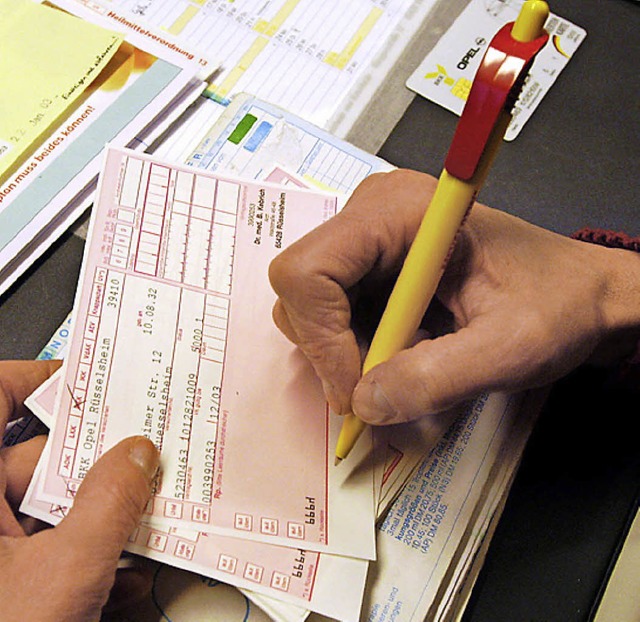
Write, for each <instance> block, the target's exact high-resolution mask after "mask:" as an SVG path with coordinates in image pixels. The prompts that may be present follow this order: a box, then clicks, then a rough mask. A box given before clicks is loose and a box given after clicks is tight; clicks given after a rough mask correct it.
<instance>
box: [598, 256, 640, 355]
mask: <svg viewBox="0 0 640 622" xmlns="http://www.w3.org/2000/svg"><path fill="white" fill-rule="evenodd" d="M594 251H596V249H594ZM597 254H598V255H599V261H600V265H601V266H602V269H603V271H604V274H605V278H606V287H605V290H604V295H603V299H602V301H601V308H602V318H603V324H604V327H603V328H604V336H603V344H602V346H603V348H601V349H604V350H605V351H606V352H608V353H609V355H610V356H613V357H614V358H618V359H620V358H625V357H629V356H630V355H631V356H633V355H634V354H636V353H637V350H638V343H639V340H640V253H637V252H634V251H632V250H625V249H620V248H603V247H599V248H598V249H597Z"/></svg>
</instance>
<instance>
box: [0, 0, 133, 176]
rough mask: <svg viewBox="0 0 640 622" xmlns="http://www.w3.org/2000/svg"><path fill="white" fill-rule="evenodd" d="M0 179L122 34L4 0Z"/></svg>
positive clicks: (21, 0)
mask: <svg viewBox="0 0 640 622" xmlns="http://www.w3.org/2000/svg"><path fill="white" fill-rule="evenodd" d="M0 15H2V20H0V92H2V98H1V99H0V182H2V179H3V178H4V177H6V175H7V174H8V173H9V172H10V171H11V170H12V168H13V167H14V165H16V164H17V163H18V162H19V161H20V160H21V158H22V156H24V155H25V154H26V153H27V152H28V151H29V149H30V148H31V147H32V146H34V145H35V144H37V142H38V141H39V139H41V137H42V136H44V135H45V134H46V132H47V130H49V129H50V128H51V126H52V125H53V124H54V122H55V121H56V119H57V118H58V117H59V116H60V115H61V114H62V113H64V112H65V111H66V110H68V109H69V108H70V107H71V106H72V105H73V104H74V102H76V101H77V99H78V98H79V97H80V96H81V95H82V94H83V93H84V92H85V91H86V89H87V87H88V86H89V85H90V84H91V83H92V82H93V80H94V79H95V78H97V77H98V75H99V74H100V72H101V71H102V70H103V69H104V67H105V66H106V65H107V63H108V62H109V60H110V59H111V58H112V57H113V55H114V54H115V53H116V51H117V50H118V48H119V47H120V44H121V42H122V36H121V35H119V34H118V33H116V32H113V31H110V30H105V29H104V28H100V27H98V26H95V25H93V24H90V23H88V22H85V21H83V20H81V19H79V18H77V17H75V16H72V15H69V14H67V13H64V12H62V11H60V10H58V9H54V8H51V7H47V6H44V5H42V4H38V3H36V2H33V1H32V0H0Z"/></svg>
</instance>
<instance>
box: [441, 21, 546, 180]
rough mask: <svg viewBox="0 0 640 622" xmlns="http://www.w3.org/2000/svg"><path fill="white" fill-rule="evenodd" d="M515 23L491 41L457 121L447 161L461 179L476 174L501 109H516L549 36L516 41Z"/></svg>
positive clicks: (452, 172)
mask: <svg viewBox="0 0 640 622" xmlns="http://www.w3.org/2000/svg"><path fill="white" fill-rule="evenodd" d="M514 23H515V22H510V23H508V24H505V25H504V26H503V27H502V28H501V29H500V30H499V31H498V32H497V34H496V35H495V37H494V38H493V39H492V40H491V43H490V44H489V47H488V48H487V51H486V53H485V55H484V57H483V59H482V62H481V63H480V68H479V69H478V72H477V73H476V76H475V78H474V80H473V84H472V85H471V90H470V92H469V97H468V98H467V103H466V104H465V107H464V110H463V111H462V116H461V117H460V121H458V126H457V127H456V131H455V134H454V136H453V140H452V142H451V147H450V148H449V153H448V154H447V158H446V160H445V164H444V166H445V168H446V169H447V171H448V172H449V174H450V175H453V176H454V177H457V178H458V179H462V180H464V181H468V180H470V179H471V177H473V175H474V173H475V172H476V169H477V168H478V163H479V162H480V157H481V156H482V153H483V152H484V149H485V147H486V145H487V141H488V140H489V136H490V135H491V132H492V130H493V128H494V126H495V125H496V122H497V121H498V118H499V115H500V113H501V111H502V110H508V111H510V110H511V108H513V105H514V104H515V102H516V100H517V98H518V96H519V95H520V90H521V89H522V85H523V83H524V80H525V78H526V76H527V73H528V71H529V68H530V67H531V64H532V63H533V59H534V58H535V56H536V54H537V53H538V52H539V51H540V50H541V49H542V48H543V47H544V45H545V43H546V42H547V40H548V38H549V35H548V33H547V32H546V31H544V30H543V31H542V34H541V35H540V36H538V37H537V38H535V39H534V40H533V41H527V42H523V41H517V40H516V39H514V38H513V37H512V36H511V29H512V28H513V25H514Z"/></svg>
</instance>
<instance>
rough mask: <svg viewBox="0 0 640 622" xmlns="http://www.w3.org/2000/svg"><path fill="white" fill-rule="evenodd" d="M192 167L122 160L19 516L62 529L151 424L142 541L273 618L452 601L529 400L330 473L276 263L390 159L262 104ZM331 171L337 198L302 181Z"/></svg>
mask: <svg viewBox="0 0 640 622" xmlns="http://www.w3.org/2000/svg"><path fill="white" fill-rule="evenodd" d="M190 161H191V164H192V166H191V167H185V166H179V165H172V164H168V163H166V162H164V161H158V160H157V159H151V158H149V157H148V156H142V155H137V154H135V153H133V152H131V151H127V152H123V151H117V150H112V151H110V153H109V159H108V160H107V162H106V165H105V170H104V173H103V175H102V176H101V182H100V188H101V191H100V194H99V199H98V203H97V205H96V208H95V210H94V217H93V222H92V233H91V236H90V239H89V241H88V250H87V254H86V257H85V262H84V266H83V271H82V278H81V284H80V289H79V293H78V298H77V300H76V307H75V309H74V315H75V317H76V320H75V322H76V323H75V328H74V331H73V338H72V340H71V344H70V348H69V350H68V352H67V353H66V355H65V358H66V361H67V362H66V364H65V367H64V377H63V379H62V380H61V382H62V386H65V387H66V390H63V391H61V392H58V396H57V406H55V405H54V404H55V402H54V396H55V394H56V393H55V387H53V386H45V387H43V388H42V391H41V392H39V394H38V395H36V396H34V400H33V402H32V405H33V408H34V409H38V408H40V409H42V410H44V411H45V412H52V411H54V410H55V412H56V416H55V422H53V423H51V422H50V424H51V425H53V433H52V435H51V439H52V440H51V443H50V449H49V450H48V453H47V454H46V456H47V457H46V460H45V462H43V463H42V465H41V467H40V476H39V480H38V482H36V481H35V480H34V482H33V483H32V487H31V489H30V492H29V495H28V498H27V499H26V501H25V505H24V507H23V510H24V511H26V512H27V513H30V514H33V515H36V516H39V517H41V518H43V519H45V520H49V521H56V520H59V519H60V518H61V517H62V516H63V514H64V511H65V510H64V508H65V506H66V505H68V504H69V503H70V502H71V501H72V498H73V491H74V490H76V488H77V486H78V485H79V483H80V481H81V480H82V477H83V476H84V474H85V473H86V470H87V469H88V468H89V466H90V465H91V464H92V463H93V461H95V459H97V458H98V457H99V456H100V455H101V454H102V453H103V452H104V451H105V450H106V449H107V448H108V447H110V446H111V445H112V444H114V443H115V442H116V441H117V440H118V439H119V438H122V437H123V436H127V435H129V434H133V433H143V434H146V435H147V436H149V437H150V438H152V439H153V440H154V442H156V444H157V445H158V446H161V447H162V453H163V474H162V477H161V479H160V481H159V483H158V489H157V491H156V495H155V497H154V500H153V503H152V504H150V507H149V512H148V514H147V516H146V517H145V520H144V523H143V524H142V525H141V526H140V528H139V529H138V530H137V531H136V533H135V534H133V536H132V539H131V542H130V546H129V549H130V550H131V551H134V552H137V553H140V554H143V555H146V556H148V557H151V558H154V559H157V560H159V561H162V562H164V563H167V564H170V565H172V566H174V567H180V568H184V569H188V570H192V571H194V572H197V573H199V574H201V575H204V576H208V577H212V578H214V579H217V580H220V581H224V582H226V583H230V584H232V585H236V586H238V587H240V588H241V589H242V590H243V591H244V592H245V594H247V595H248V596H249V597H250V598H251V599H252V600H253V601H254V602H256V603H258V605H259V606H260V607H261V608H263V609H264V610H265V611H268V612H269V614H270V616H271V617H272V618H273V619H279V620H300V619H303V618H304V617H306V615H307V613H308V611H316V612H320V613H322V614H323V615H326V616H330V617H332V618H336V619H341V620H357V619H360V616H363V617H364V618H365V619H372V620H378V619H379V620H383V619H387V618H386V617H385V616H388V615H389V612H390V611H391V612H393V611H395V614H394V616H395V618H396V619H397V620H405V619H406V620H418V619H423V618H424V617H425V615H427V613H429V615H430V617H432V618H433V619H440V618H441V619H446V617H447V615H452V612H459V611H460V610H461V609H462V606H463V604H464V597H465V596H466V595H467V594H468V590H469V586H470V585H472V578H473V576H474V574H475V572H477V568H478V566H477V564H474V561H475V560H476V559H477V554H478V552H481V551H482V546H481V545H482V541H483V537H484V535H485V534H487V533H490V530H491V526H492V521H493V519H494V517H495V516H496V515H499V510H500V507H501V503H502V500H503V497H504V494H505V490H507V489H508V484H509V482H510V478H511V476H512V474H513V472H514V469H515V466H516V464H517V461H518V459H519V455H520V449H521V444H519V442H516V441H517V440H518V439H525V438H526V436H527V434H528V431H529V429H530V424H531V418H526V417H523V416H520V417H519V418H518V419H517V424H516V423H515V422H516V419H515V415H516V414H517V413H518V412H519V411H520V410H521V408H520V401H519V400H517V399H508V398H506V397H505V396H500V395H494V396H483V397H482V398H480V399H479V400H478V401H476V402H474V403H472V404H469V405H467V406H465V407H464V408H462V409H460V410H459V411H455V412H450V413H444V414H442V415H439V416H437V417H430V418H426V419H424V420H423V421H422V422H420V423H416V424H411V425H406V426H398V427H394V428H391V429H390V430H379V431H378V432H377V434H376V436H375V438H374V439H373V441H374V442H373V444H372V442H371V441H372V439H363V442H362V443H360V445H359V448H358V449H359V454H357V455H354V456H351V457H350V458H349V461H345V463H343V464H341V465H340V468H337V469H336V468H334V467H333V466H332V462H333V456H332V453H333V447H334V444H335V437H336V432H337V427H339V425H340V421H339V419H337V418H335V417H332V416H331V415H330V413H329V412H328V410H327V406H326V403H325V402H324V399H323V397H322V392H321V390H320V387H319V385H318V382H317V380H316V379H315V377H314V376H313V374H312V372H311V370H310V368H309V366H308V364H307V363H306V361H304V359H303V357H302V356H301V355H300V353H299V352H297V351H296V350H295V349H294V348H292V346H290V344H288V342H287V341H286V340H285V339H284V337H282V336H281V335H279V334H278V333H277V331H276V329H275V327H274V326H273V325H272V323H271V320H270V307H271V304H272V302H273V298H274V294H273V293H272V292H271V291H270V289H269V286H268V282H267V276H266V269H267V266H268V263H269V261H270V258H271V257H273V256H274V255H275V254H276V253H277V252H278V251H279V249H280V248H281V247H283V246H284V245H286V244H288V243H290V242H291V241H292V240H293V239H295V238H297V237H299V236H300V235H302V234H303V233H304V232H305V231H307V230H308V229H310V228H312V227H313V226H315V225H316V224H318V223H320V222H322V221H323V220H324V219H326V218H328V217H330V216H331V214H333V213H334V212H335V210H336V209H337V208H338V206H339V204H340V203H341V201H342V193H343V192H344V193H348V192H350V191H351V190H352V189H353V188H354V187H355V186H356V185H357V184H358V183H359V181H360V180H361V179H362V178H363V177H364V176H366V175H368V174H370V173H371V172H374V171H377V170H386V169H388V168H389V166H388V165H387V164H385V163H384V162H382V161H381V160H379V159H378V158H375V157H373V156H370V155H368V154H365V153H364V152H362V151H360V150H358V149H355V148H353V147H351V146H350V145H348V144H347V143H344V142H342V141H338V140H337V139H335V138H334V137H332V136H331V135H330V134H328V133H327V132H324V131H322V130H320V129H318V128H316V127H314V126H312V125H310V124H308V123H306V122H304V121H301V120H300V119H298V118H297V117H295V116H294V115H290V114H289V113H286V112H284V111H282V110H280V109H278V108H276V107H274V106H272V105H270V104H266V103H264V102H262V101H260V100H257V99H255V98H252V97H239V98H238V99H237V101H235V102H234V105H233V106H231V107H230V108H229V109H228V110H227V111H226V113H225V114H224V115H223V117H222V118H221V119H220V120H219V121H218V122H217V123H216V124H215V125H214V126H213V127H212V128H211V129H210V131H209V132H207V136H206V137H205V139H204V140H203V141H202V143H201V144H200V145H199V147H198V148H197V149H195V151H194V153H193V155H192V158H191V160H190ZM278 161H279V162H284V164H283V165H278V164H276V162H278ZM194 164H197V165H199V166H207V167H209V168H212V169H219V170H217V171H216V172H215V173H212V172H200V171H198V170H197V169H196V168H195V166H194ZM222 169H224V171H225V172H224V173H223V172H222ZM229 170H231V171H233V172H234V173H235V174H236V175H240V174H241V175H242V177H229V173H228V172H226V171H229ZM289 170H291V171H293V173H290V172H288V171H289ZM258 178H266V181H258V180H257V179H258ZM318 184H321V185H323V186H324V187H325V188H327V187H330V186H331V187H334V188H338V189H339V191H340V192H339V193H338V194H336V193H335V191H334V192H333V194H328V193H324V192H321V193H319V192H317V191H310V190H305V189H304V186H312V185H315V186H317V185H318ZM132 350H133V351H135V352H136V366H135V369H132V368H131V366H130V365H129V364H128V363H127V361H128V360H129V359H130V352H131V351H132ZM107 379H108V383H107ZM123 396H126V403H125V402H124V401H123V400H124V398H123ZM132 412H133V413H137V417H132ZM452 422H455V425H454V426H453V427H451V428H450V425H451V424H452ZM514 426H516V427H514ZM448 428H450V429H449V432H448V434H447V435H446V436H445V437H444V439H443V440H442V441H441V442H440V438H441V437H442V435H443V434H444V433H445V431H446V430H447V429H448ZM508 436H509V437H510V439H511V440H510V442H511V444H510V445H507V444H506V442H505V441H506V439H507V437H508ZM407 480H408V482H409V483H408V484H406V482H407ZM405 484H406V485H405ZM398 495H399V496H398ZM394 500H395V501H394ZM376 521H377V522H378V528H377V530H376V531H374V524H375V523H376ZM376 540H377V561H375V562H373V561H372V560H373V559H374V557H376V550H375V549H376V547H375V545H374V542H375V541H376ZM399 570H401V572H398V571H399ZM416 581H417V582H418V584H419V585H418V584H416V583H415V582H416ZM418 588H419V589H418ZM438 609H442V611H441V612H437V611H436V610H438ZM435 613H438V615H437V616H436V615H435ZM401 614H402V615H401Z"/></svg>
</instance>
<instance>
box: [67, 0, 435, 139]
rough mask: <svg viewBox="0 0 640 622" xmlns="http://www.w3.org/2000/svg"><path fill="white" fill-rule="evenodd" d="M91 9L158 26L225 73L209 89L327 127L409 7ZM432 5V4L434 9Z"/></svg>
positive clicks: (147, 2)
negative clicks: (241, 95)
mask: <svg viewBox="0 0 640 622" xmlns="http://www.w3.org/2000/svg"><path fill="white" fill-rule="evenodd" d="M75 1H76V2H79V3H81V4H86V5H88V6H89V5H90V6H91V7H92V8H93V9H94V10H96V11H98V12H100V13H103V14H105V15H106V16H107V17H109V18H110V19H111V20H114V21H117V22H119V23H120V24H123V25H125V26H127V25H131V26H133V27H135V26H137V25H151V26H154V27H155V28H158V29H162V30H164V31H165V32H168V33H170V34H171V35H173V36H174V37H175V38H176V40H177V41H179V42H188V44H189V45H190V46H193V47H195V48H198V49H200V50H202V51H203V52H204V53H206V54H208V55H209V57H210V58H212V59H214V60H215V61H216V62H220V63H221V65H222V71H221V72H220V73H219V74H218V75H217V76H216V77H215V79H214V81H213V84H212V85H211V86H210V88H209V92H210V94H211V96H212V97H214V98H216V99H218V100H219V101H227V100H228V99H230V98H231V97H233V96H234V95H236V94H237V93H241V92H244V91H246V92H250V93H252V94H254V95H256V96H258V97H261V98H263V99H265V100H268V101H270V102H273V103H275V104H277V105H279V106H282V107H283V108H287V109H288V110H290V111H291V112H292V113H294V114H299V115H301V116H303V117H304V118H305V119H307V120H309V121H311V122H313V123H316V124H317V125H320V126H323V127H326V126H327V124H328V122H329V121H330V119H331V118H332V117H333V116H334V115H335V114H336V113H337V112H338V111H340V110H341V108H342V107H343V106H344V103H345V101H346V100H347V96H348V94H349V92H350V91H351V89H352V88H353V86H354V84H355V82H356V80H357V79H358V78H360V77H361V76H362V75H363V74H365V73H366V71H367V70H368V69H370V67H371V65H372V60H373V59H376V57H377V56H378V55H382V54H383V50H384V48H385V45H386V44H388V43H389V42H390V40H391V39H392V37H393V33H394V31H395V29H396V28H397V27H398V25H399V24H400V23H401V22H402V21H403V19H404V18H405V17H406V16H407V14H410V13H412V12H415V10H416V5H418V4H424V3H422V2H418V3H416V2H406V0H351V1H350V2H338V1H334V2H317V1H316V0H267V1H265V0H235V1H234V2H229V1H228V0H208V1H207V2H203V1H201V0H111V1H110V2H102V3H97V2H95V1H93V0H92V1H91V2H89V1H88V0H75ZM427 4H428V3H427Z"/></svg>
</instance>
